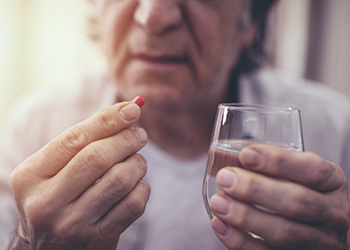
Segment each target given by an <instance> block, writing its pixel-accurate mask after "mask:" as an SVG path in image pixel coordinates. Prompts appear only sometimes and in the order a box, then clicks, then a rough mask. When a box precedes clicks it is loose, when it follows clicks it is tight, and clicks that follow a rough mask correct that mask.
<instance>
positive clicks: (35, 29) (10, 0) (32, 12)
mask: <svg viewBox="0 0 350 250" xmlns="http://www.w3.org/2000/svg"><path fill="white" fill-rule="evenodd" d="M0 1H1V7H0V118H1V117H2V116H3V115H4V114H5V113H6V112H7V110H8V106H9V105H11V104H12V103H14V101H16V99H17V98H18V96H20V95H21V94H22V93H25V92H26V91H28V90H31V89H33V88H36V87H41V86H45V87H46V86H50V85H53V84H60V83H64V82H67V81H74V80H77V79H80V78H81V77H83V76H84V75H85V74H97V73H98V72H100V71H102V70H103V69H104V67H105V62H104V60H103V57H102V55H101V53H100V51H99V48H98V46H97V45H96V44H94V43H93V42H92V41H91V40H89V38H88V35H87V33H88V32H87V24H86V23H87V18H88V13H89V10H90V9H89V7H90V6H89V5H88V3H87V1H86V0H74V1H72V0H0Z"/></svg>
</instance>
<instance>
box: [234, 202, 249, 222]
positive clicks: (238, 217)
mask: <svg viewBox="0 0 350 250" xmlns="http://www.w3.org/2000/svg"><path fill="white" fill-rule="evenodd" d="M233 206H235V211H234V212H235V214H234V215H233V216H232V218H234V220H235V224H236V226H237V227H239V228H247V224H248V221H249V211H250V208H249V207H248V206H247V205H241V204H233Z"/></svg>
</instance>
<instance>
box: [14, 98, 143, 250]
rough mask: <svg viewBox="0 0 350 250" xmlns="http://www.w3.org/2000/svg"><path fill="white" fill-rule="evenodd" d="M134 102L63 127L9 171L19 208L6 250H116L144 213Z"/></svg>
mask: <svg viewBox="0 0 350 250" xmlns="http://www.w3.org/2000/svg"><path fill="white" fill-rule="evenodd" d="M139 117H140V108H139V107H138V106H137V105H136V104H134V103H132V102H123V103H117V104H115V105H114V106H112V107H109V108H106V109H104V110H102V111H100V112H98V113H97V114H96V115H94V116H92V117H91V118H89V119H87V120H86V121H83V122H81V123H79V124H77V125H75V126H73V127H72V128H70V129H68V130H67V131H65V132H64V133H62V134H61V135H60V136H58V137H57V138H55V139H54V140H52V141H51V142H50V143H48V144H47V145H46V146H45V147H44V148H42V149H41V150H40V151H38V152H37V153H35V154H34V155H32V156H31V157H29V158H28V159H26V160H25V161H24V162H23V163H22V164H20V165H19V166H18V167H17V168H16V169H15V170H14V172H13V173H12V175H11V177H10V186H11V188H12V192H13V194H14V197H15V201H16V204H17V209H18V220H19V224H18V229H17V236H16V238H15V239H14V242H13V244H12V246H11V247H10V249H66V250H68V249H106V250H107V249H115V248H116V246H117V244H118V240H119V236H120V234H121V233H122V232H123V231H124V230H125V229H126V228H127V227H128V226H129V225H130V224H131V223H133V222H134V221H135V220H136V219H137V218H138V217H140V216H141V215H142V213H143V212H144V209H145V206H146V203H147V201H148V198H149V194H150V187H149V185H148V184H147V183H146V182H145V181H144V180H143V177H144V176H145V174H146V171H147V166H146V161H145V159H144V158H143V157H142V156H141V155H139V154H137V153H136V152H137V151H138V150H140V149H141V148H142V147H143V146H144V145H145V144H146V142H147V134H146V132H145V131H144V130H143V129H142V128H138V127H131V126H132V125H133V124H134V123H135V122H136V121H137V120H138V119H139Z"/></svg>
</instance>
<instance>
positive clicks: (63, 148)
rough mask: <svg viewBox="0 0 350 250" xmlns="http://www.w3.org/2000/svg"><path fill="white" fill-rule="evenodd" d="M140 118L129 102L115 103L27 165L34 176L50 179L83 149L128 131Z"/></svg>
mask: <svg viewBox="0 0 350 250" xmlns="http://www.w3.org/2000/svg"><path fill="white" fill-rule="evenodd" d="M139 116H140V108H139V106H137V105H136V104H135V103H132V102H123V103H117V104H115V105H114V106H111V107H108V108H105V109H103V110H101V111H100V112H98V113H97V114H95V115H93V116H92V117H90V118H89V119H87V120H85V121H83V122H81V123H79V124H76V125H74V126H73V127H71V128H69V129H68V130H67V131H65V132H63V133H62V134H61V135H59V136H58V137H57V138H55V139H53V140H52V141H51V142H50V143H48V144H47V145H46V146H45V147H44V148H42V149H41V150H40V151H39V152H38V153H36V154H34V155H33V156H32V157H30V159H28V162H27V164H26V165H27V166H29V167H30V171H31V173H32V174H33V175H36V176H41V177H43V178H50V177H52V176H54V175H55V174H56V173H58V172H59V171H60V170H61V169H62V167H63V166H65V165H66V164H67V163H68V162H69V161H70V160H71V159H72V158H73V156H74V155H76V154H77V153H78V152H79V151H80V150H82V149H83V148H84V147H85V146H87V145H88V144H90V143H91V142H94V141H97V140H101V139H103V138H106V137H109V136H112V135H114V134H116V133H118V132H119V131H121V130H123V129H125V128H127V127H130V126H131V125H132V124H134V123H135V122H136V121H137V120H138V118H139ZM47 159H48V160H49V161H48V160H47Z"/></svg>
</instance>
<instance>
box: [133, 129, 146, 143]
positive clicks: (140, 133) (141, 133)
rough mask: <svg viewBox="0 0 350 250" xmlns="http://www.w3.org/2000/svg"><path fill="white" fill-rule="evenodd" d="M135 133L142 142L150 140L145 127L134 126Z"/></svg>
mask: <svg viewBox="0 0 350 250" xmlns="http://www.w3.org/2000/svg"><path fill="white" fill-rule="evenodd" d="M131 129H132V131H133V133H134V134H135V136H136V138H137V139H138V140H139V141H140V142H142V143H145V142H147V140H148V136H147V133H146V131H145V130H144V129H143V128H138V127H132V128H131Z"/></svg>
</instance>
